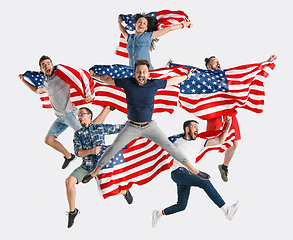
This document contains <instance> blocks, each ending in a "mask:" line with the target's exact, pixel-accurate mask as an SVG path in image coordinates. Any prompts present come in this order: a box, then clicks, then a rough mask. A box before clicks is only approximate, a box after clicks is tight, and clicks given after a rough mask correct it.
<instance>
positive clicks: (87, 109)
mask: <svg viewBox="0 0 293 240" xmlns="http://www.w3.org/2000/svg"><path fill="white" fill-rule="evenodd" d="M82 109H84V110H85V111H86V112H87V113H88V114H90V115H91V120H92V119H93V112H92V110H90V109H89V108H87V107H81V108H80V109H79V110H82Z"/></svg>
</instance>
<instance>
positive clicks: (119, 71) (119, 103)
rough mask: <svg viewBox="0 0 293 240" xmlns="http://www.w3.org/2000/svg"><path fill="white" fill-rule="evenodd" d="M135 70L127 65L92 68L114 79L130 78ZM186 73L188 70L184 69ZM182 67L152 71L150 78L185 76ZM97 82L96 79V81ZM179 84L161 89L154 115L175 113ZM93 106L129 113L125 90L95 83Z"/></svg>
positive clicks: (98, 73)
mask: <svg viewBox="0 0 293 240" xmlns="http://www.w3.org/2000/svg"><path fill="white" fill-rule="evenodd" d="M133 70H134V69H133V68H132V67H129V66H125V65H119V64H114V65H95V66H93V67H92V68H90V71H93V72H94V74H96V75H109V76H110V77H112V78H114V79H119V78H129V77H132V76H133ZM183 70H184V71H186V68H185V69H183ZM183 74H185V72H182V68H181V67H174V68H160V69H155V70H151V71H150V78H156V79H161V80H164V79H168V78H171V77H173V76H176V75H183ZM94 80H95V79H94ZM178 94H179V84H178V85H175V86H170V87H167V88H165V89H159V90H158V92H157V94H156V96H155V101H154V113H159V112H168V113H170V114H171V113H173V112H174V109H175V108H176V107H177V102H178ZM93 104H96V105H100V106H105V105H108V106H112V107H114V108H116V109H117V110H119V111H122V112H124V113H127V103H126V96H125V92H124V90H123V89H121V88H118V87H115V86H112V85H107V84H105V83H101V82H99V81H95V100H94V101H93Z"/></svg>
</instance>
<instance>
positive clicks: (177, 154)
mask: <svg viewBox="0 0 293 240" xmlns="http://www.w3.org/2000/svg"><path fill="white" fill-rule="evenodd" d="M149 66H150V65H149V62H148V61H147V60H142V59H141V60H137V61H136V62H135V68H134V72H133V76H134V77H131V78H125V79H115V80H114V79H112V78H111V77H110V76H108V75H102V76H98V75H93V77H94V78H96V79H98V80H100V81H102V82H104V83H107V84H109V85H114V86H117V87H120V88H123V89H124V91H125V94H126V101H127V112H128V115H127V117H128V121H127V122H126V124H125V127H124V129H123V130H122V131H121V132H120V133H119V134H118V136H117V137H116V139H115V140H114V142H113V143H112V145H111V146H110V147H108V149H107V150H106V151H105V152H104V154H103V155H102V157H101V158H100V160H99V161H98V163H97V167H96V168H95V169H94V170H93V171H92V172H91V173H90V174H88V175H86V176H85V177H84V178H83V180H82V182H83V183H87V182H89V181H90V180H91V179H92V178H93V177H95V176H97V175H98V173H99V171H100V169H101V168H102V167H103V166H104V165H105V164H106V163H108V162H109V161H110V159H111V158H112V157H113V156H114V155H115V154H116V153H117V152H118V151H120V150H121V149H122V148H123V147H124V146H125V145H127V144H128V143H129V142H130V141H132V140H133V139H136V138H138V137H145V138H147V139H150V140H152V141H153V142H155V143H156V144H158V145H159V146H161V147H162V148H163V149H165V150H166V151H167V152H168V153H169V154H170V155H171V156H172V157H173V158H174V159H176V160H177V161H179V162H180V163H182V164H183V165H184V166H185V167H186V168H187V169H188V170H189V172H190V173H191V174H194V175H197V176H198V177H200V178H202V179H209V178H210V176H209V175H208V174H207V173H204V172H201V171H199V170H197V169H196V168H194V167H193V166H192V164H191V163H190V162H189V161H188V159H187V158H186V157H185V156H184V154H183V153H182V152H181V151H180V150H179V149H178V148H177V147H175V145H174V144H173V143H171V142H170V141H169V140H168V138H167V136H166V135H165V134H164V133H163V132H162V131H161V130H160V128H159V127H158V126H157V124H156V122H155V121H154V120H152V115H153V109H154V98H155V95H156V93H157V91H158V89H164V88H166V87H169V86H172V85H176V84H178V83H181V82H182V81H184V80H186V79H187V78H189V77H190V76H191V73H192V70H190V71H189V72H188V74H186V75H183V76H175V77H172V78H169V79H167V80H159V79H148V78H149V75H150V73H149Z"/></svg>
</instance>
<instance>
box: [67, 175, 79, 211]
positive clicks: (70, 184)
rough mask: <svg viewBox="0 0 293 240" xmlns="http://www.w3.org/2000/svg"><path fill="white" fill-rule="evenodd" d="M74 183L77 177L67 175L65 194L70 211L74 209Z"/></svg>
mask: <svg viewBox="0 0 293 240" xmlns="http://www.w3.org/2000/svg"><path fill="white" fill-rule="evenodd" d="M76 183H77V179H76V178H75V177H73V176H69V177H68V178H67V179H66V180H65V185H66V194H67V200H68V204H69V211H70V212H73V211H74V210H75V197H76V190H75V184H76Z"/></svg>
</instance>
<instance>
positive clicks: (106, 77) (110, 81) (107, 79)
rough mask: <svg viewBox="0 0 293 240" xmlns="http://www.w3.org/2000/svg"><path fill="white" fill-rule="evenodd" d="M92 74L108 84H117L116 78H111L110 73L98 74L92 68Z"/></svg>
mask: <svg viewBox="0 0 293 240" xmlns="http://www.w3.org/2000/svg"><path fill="white" fill-rule="evenodd" d="M90 74H91V76H92V77H93V78H94V79H96V80H98V81H101V82H103V83H106V84H108V85H113V86H115V81H114V79H113V78H111V77H110V76H109V75H96V74H95V73H94V71H93V70H90Z"/></svg>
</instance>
